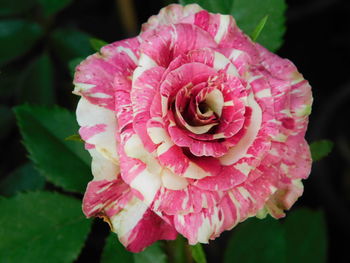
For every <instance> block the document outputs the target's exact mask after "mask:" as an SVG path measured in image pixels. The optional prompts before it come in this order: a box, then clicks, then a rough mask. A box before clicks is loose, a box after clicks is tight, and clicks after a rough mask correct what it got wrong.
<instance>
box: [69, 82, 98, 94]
mask: <svg viewBox="0 0 350 263" xmlns="http://www.w3.org/2000/svg"><path fill="white" fill-rule="evenodd" d="M94 87H96V85H95V84H87V83H74V90H73V94H76V95H80V94H81V93H82V92H83V91H87V90H89V89H92V88H94Z"/></svg>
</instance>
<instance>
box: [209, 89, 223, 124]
mask: <svg viewBox="0 0 350 263" xmlns="http://www.w3.org/2000/svg"><path fill="white" fill-rule="evenodd" d="M205 102H206V104H207V105H208V106H209V108H210V109H212V110H213V111H214V112H215V113H216V114H217V115H218V116H219V117H220V116H221V113H222V108H223V106H224V96H223V95H222V93H221V91H220V90H218V89H214V90H212V91H211V92H210V93H209V94H207V96H206V98H205Z"/></svg>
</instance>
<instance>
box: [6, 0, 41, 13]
mask: <svg viewBox="0 0 350 263" xmlns="http://www.w3.org/2000/svg"><path fill="white" fill-rule="evenodd" d="M35 4H36V0H0V6H1V8H0V16H11V15H19V14H22V13H24V12H27V11H29V10H30V9H31V8H33V7H34V6H35Z"/></svg>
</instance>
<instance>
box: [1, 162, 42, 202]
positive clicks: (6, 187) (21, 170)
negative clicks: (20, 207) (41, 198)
mask: <svg viewBox="0 0 350 263" xmlns="http://www.w3.org/2000/svg"><path fill="white" fill-rule="evenodd" d="M44 185H45V178H44V177H43V176H41V175H40V174H39V172H38V171H36V170H35V168H34V166H33V164H32V163H30V162H28V163H26V164H24V165H22V166H20V167H18V168H17V169H16V170H15V171H13V172H12V173H10V174H9V175H8V176H7V177H5V178H4V179H3V180H2V181H1V182H0V194H2V195H4V196H12V195H15V194H16V193H18V192H22V191H31V190H41V189H43V188H44Z"/></svg>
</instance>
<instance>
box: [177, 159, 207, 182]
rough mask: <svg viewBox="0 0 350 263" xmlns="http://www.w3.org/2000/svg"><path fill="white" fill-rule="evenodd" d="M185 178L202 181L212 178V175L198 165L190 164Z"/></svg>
mask: <svg viewBox="0 0 350 263" xmlns="http://www.w3.org/2000/svg"><path fill="white" fill-rule="evenodd" d="M183 176H185V177H187V178H193V179H202V178H204V177H207V176H210V174H209V173H207V172H206V171H204V170H203V169H202V168H200V167H199V166H198V165H196V164H194V163H193V162H190V163H189V166H188V167H187V169H186V171H185V173H184V174H183Z"/></svg>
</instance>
